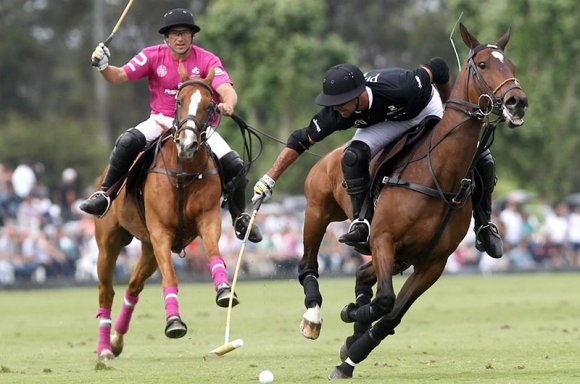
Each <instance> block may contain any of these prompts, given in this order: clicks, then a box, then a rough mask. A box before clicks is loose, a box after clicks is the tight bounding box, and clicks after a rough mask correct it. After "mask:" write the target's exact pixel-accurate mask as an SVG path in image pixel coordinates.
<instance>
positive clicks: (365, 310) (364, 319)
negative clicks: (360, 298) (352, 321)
mask: <svg viewBox="0 0 580 384" xmlns="http://www.w3.org/2000/svg"><path fill="white" fill-rule="evenodd" d="M373 312H374V311H373V307H372V306H371V305H370V304H365V305H362V306H360V307H359V308H358V309H357V310H356V316H355V317H356V322H358V323H372V322H373V321H374V320H376V319H373Z"/></svg>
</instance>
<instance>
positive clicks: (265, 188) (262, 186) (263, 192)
mask: <svg viewBox="0 0 580 384" xmlns="http://www.w3.org/2000/svg"><path fill="white" fill-rule="evenodd" d="M274 184H276V181H275V180H274V179H272V178H271V177H270V176H268V175H264V176H262V178H261V179H260V180H258V182H256V185H254V196H253V197H252V204H255V203H256V202H257V201H258V200H260V199H262V202H265V201H266V200H268V199H269V198H270V196H272V188H274Z"/></svg>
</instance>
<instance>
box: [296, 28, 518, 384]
mask: <svg viewBox="0 0 580 384" xmlns="http://www.w3.org/2000/svg"><path fill="white" fill-rule="evenodd" d="M460 29H461V36H462V38H463V41H464V42H465V44H466V45H467V47H468V48H469V49H470V52H469V55H468V57H467V59H466V60H465V62H464V63H463V66H462V69H461V72H460V73H459V75H458V77H457V80H456V82H455V85H454V88H453V90H452V93H451V98H450V99H449V100H448V101H447V104H446V108H445V114H444V116H443V118H442V119H441V121H439V122H438V123H437V125H436V126H435V127H434V128H433V129H432V131H431V132H430V133H429V134H428V135H426V136H425V137H424V138H422V139H421V140H420V142H419V143H417V144H416V145H415V147H414V149H413V151H412V153H406V154H403V155H402V157H401V158H400V160H399V162H398V163H397V164H395V165H394V166H392V167H390V168H389V169H390V170H396V172H397V174H396V175H397V176H398V177H393V178H391V179H395V181H394V182H393V181H392V180H391V182H389V181H388V180H389V178H386V179H385V180H387V182H386V183H385V184H386V185H384V186H383V187H382V189H380V191H379V192H378V194H377V195H376V196H375V199H376V200H375V201H374V203H375V213H374V218H373V221H372V225H371V232H370V240H369V246H370V250H371V254H372V262H371V263H368V264H366V265H364V266H362V267H361V268H360V269H359V270H358V271H357V274H356V285H355V297H356V303H351V304H349V305H347V306H346V307H345V308H344V309H343V310H342V312H341V318H342V320H343V321H345V322H354V332H353V335H352V336H349V337H348V338H347V339H346V342H345V343H344V345H343V346H342V348H341V360H342V364H340V365H339V366H337V367H336V368H335V369H334V370H333V371H332V372H331V374H330V379H337V378H350V377H352V374H353V371H354V366H355V365H356V364H357V363H360V362H361V361H363V360H364V359H365V358H366V357H367V356H368V355H369V354H370V352H371V351H372V350H373V349H374V348H375V347H376V346H378V345H379V343H380V342H381V341H382V340H383V339H384V338H385V337H387V336H388V335H391V334H393V333H394V330H395V327H396V326H397V325H398V324H399V323H400V322H401V319H402V318H403V316H404V314H405V313H406V312H407V310H408V309H409V308H410V307H411V305H412V304H413V302H414V301H415V300H416V299H417V298H418V297H419V296H420V295H421V294H422V293H423V292H425V291H426V290H427V289H429V287H431V286H432V285H433V284H434V283H435V282H436V281H437V279H439V277H440V276H441V274H442V273H443V270H444V268H445V264H446V262H447V258H448V257H449V255H451V253H452V252H453V251H454V250H455V249H456V248H457V246H458V244H459V242H460V241H461V240H462V239H463V238H464V236H465V234H466V233H467V230H468V228H469V224H470V220H471V213H472V201H471V198H469V193H470V192H471V190H472V187H473V185H472V184H473V183H472V181H471V179H472V171H473V168H474V165H475V164H474V159H476V158H477V156H476V155H477V154H478V153H479V152H481V151H483V150H484V149H485V143H484V142H485V140H484V139H483V137H484V135H483V134H486V135H489V129H491V130H492V132H493V128H495V124H497V123H499V122H503V121H506V120H507V122H508V124H509V125H510V126H519V125H522V124H523V117H524V114H525V111H526V109H527V105H528V101H527V96H526V94H525V93H524V91H523V90H522V89H521V87H520V85H519V83H518V81H517V79H516V78H515V75H514V73H515V66H514V65H513V64H512V62H511V61H510V60H509V59H508V58H507V57H506V56H505V54H504V48H505V46H506V44H507V43H508V40H509V37H510V31H509V30H508V31H507V32H506V33H505V34H504V35H503V36H502V37H501V38H500V39H499V40H498V42H497V43H496V44H493V45H491V44H485V45H484V44H480V43H479V41H478V40H477V39H476V38H475V37H474V36H473V35H472V34H471V33H470V32H469V31H468V30H467V29H466V28H465V26H463V25H461V26H460ZM491 116H496V117H497V119H496V120H494V121H490V117H491ZM484 127H486V128H485V129H484V130H483V134H482V128H484ZM486 132H487V133H486ZM480 134H482V136H481V138H482V139H481V141H482V144H483V145H479V143H480ZM486 137H487V138H489V136H486ZM343 150H344V148H338V149H336V150H334V151H333V152H331V153H329V154H328V155H326V156H325V157H324V158H323V159H321V160H320V161H319V162H318V163H317V164H316V165H315V166H314V167H313V168H312V170H311V171H310V173H309V174H308V177H307V179H306V182H305V187H304V189H305V194H306V198H307V207H306V214H305V223H304V256H303V258H302V260H301V263H300V282H301V284H302V285H303V286H304V293H305V297H306V298H305V305H306V307H307V308H308V310H307V311H306V313H305V314H304V317H303V319H302V322H301V330H302V333H303V335H304V336H305V337H307V338H311V339H315V338H317V337H318V333H319V331H320V326H321V323H322V318H321V311H320V306H321V305H322V296H321V295H320V292H319V287H318V282H317V278H318V263H317V253H318V249H319V247H320V243H321V240H322V238H323V236H324V233H325V231H326V228H327V226H328V224H329V223H330V222H332V221H340V220H345V219H346V218H347V215H350V212H352V210H351V203H350V199H349V197H348V196H347V194H346V191H345V189H344V188H343V186H342V180H343V177H342V170H341V156H342V152H343ZM410 266H412V267H413V272H412V273H411V275H410V276H409V277H408V278H407V280H406V281H405V283H404V285H403V286H402V288H401V289H400V291H399V292H398V294H396V293H395V291H394V289H393V280H392V276H393V275H394V274H396V273H400V272H402V271H403V270H405V269H407V268H408V267H410ZM375 282H376V283H377V292H376V296H375V298H374V299H373V298H372V295H373V291H372V285H373V284H374V283H375ZM371 300H372V301H371Z"/></svg>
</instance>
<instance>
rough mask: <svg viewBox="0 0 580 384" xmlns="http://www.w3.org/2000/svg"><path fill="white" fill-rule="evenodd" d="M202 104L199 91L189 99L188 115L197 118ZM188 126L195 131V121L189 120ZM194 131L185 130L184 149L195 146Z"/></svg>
mask: <svg viewBox="0 0 580 384" xmlns="http://www.w3.org/2000/svg"><path fill="white" fill-rule="evenodd" d="M200 102H201V92H200V91H199V90H197V91H195V92H194V93H193V94H192V95H191V98H190V99H189V108H188V110H187V113H188V114H189V115H191V116H197V109H198V108H199V103H200ZM186 124H187V126H188V127H191V128H193V129H194V131H195V122H194V121H191V120H188V121H187V123H186ZM194 131H191V130H189V129H187V130H185V132H184V137H183V147H184V148H188V147H189V146H190V145H192V144H193V141H194V140H195V134H194Z"/></svg>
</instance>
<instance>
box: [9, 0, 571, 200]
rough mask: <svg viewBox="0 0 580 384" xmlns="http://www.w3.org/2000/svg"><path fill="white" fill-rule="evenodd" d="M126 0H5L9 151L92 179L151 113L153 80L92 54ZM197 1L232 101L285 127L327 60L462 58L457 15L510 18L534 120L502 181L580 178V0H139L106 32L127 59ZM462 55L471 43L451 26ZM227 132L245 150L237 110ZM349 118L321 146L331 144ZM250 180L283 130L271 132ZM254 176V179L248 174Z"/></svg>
mask: <svg viewBox="0 0 580 384" xmlns="http://www.w3.org/2000/svg"><path fill="white" fill-rule="evenodd" d="M125 5H126V2H125V1H124V0H107V1H104V0H43V1H33V0H26V1H22V0H4V1H2V2H1V3H0V33H1V34H2V37H3V38H2V39H0V52H2V59H1V60H0V79H2V80H1V86H0V118H1V119H2V122H3V124H2V125H1V126H0V133H1V139H0V162H2V163H6V164H8V165H9V166H16V165H18V164H19V163H22V162H27V163H34V162H42V163H43V164H44V165H45V169H46V171H45V172H46V174H45V176H44V181H45V182H46V183H47V184H48V185H49V186H50V185H55V184H56V183H57V182H58V180H59V178H60V172H61V171H62V169H64V168H67V167H73V168H75V169H77V171H79V174H80V178H81V182H82V183H83V185H84V186H90V184H92V183H94V182H95V179H96V177H97V176H98V175H99V174H100V173H101V171H102V169H103V168H104V166H105V165H106V161H107V157H108V153H109V151H110V150H111V147H112V145H113V140H114V139H115V138H116V137H117V135H118V134H120V133H121V132H122V131H124V130H125V129H127V128H129V127H131V126H133V125H135V124H137V123H138V122H141V121H143V120H144V119H145V118H146V117H147V115H148V113H149V105H148V93H147V86H146V82H145V81H140V82H135V83H128V84H122V85H109V84H106V83H105V81H104V80H103V79H102V78H100V76H99V74H98V73H97V72H96V71H95V70H94V69H92V68H91V66H90V54H91V52H92V49H93V48H94V46H95V45H96V44H97V43H98V42H99V41H102V40H104V39H105V38H106V37H107V35H108V34H109V33H110V30H111V29H112V27H113V26H114V24H115V23H116V21H117V19H118V17H119V16H120V14H121V12H122V10H123V8H124V7H125ZM175 7H189V8H190V9H192V10H193V11H194V13H195V14H196V21H197V23H198V24H199V25H200V26H201V28H202V29H201V32H200V33H199V34H198V36H197V37H196V40H195V42H196V43H197V44H199V45H200V46H202V47H204V48H207V49H209V50H211V51H213V52H215V53H217V54H218V55H219V56H220V57H221V59H222V61H223V62H224V65H225V66H226V69H227V70H228V72H229V73H230V76H231V77H232V79H233V80H234V86H235V88H236V90H237V92H238V94H239V104H238V108H237V110H236V112H237V114H239V115H240V116H241V117H242V118H244V119H245V120H246V121H247V122H248V123H249V124H250V125H251V126H254V127H256V128H258V129H260V130H261V131H264V132H266V133H268V134H270V135H272V136H274V137H277V138H279V139H281V140H282V141H285V140H286V138H287V136H288V134H289V133H291V132H292V131H293V130H294V129H297V128H301V127H303V126H305V125H306V124H307V123H308V121H309V118H310V117H311V116H312V114H313V113H314V112H316V110H317V106H316V105H315V104H314V102H313V98H314V96H315V95H316V94H317V93H318V92H319V91H320V84H321V80H322V77H323V74H324V72H325V71H326V69H327V68H328V67H330V66H331V65H333V64H337V63H339V62H352V63H355V64H357V65H359V66H360V67H361V68H362V69H363V70H369V69H372V68H375V67H392V66H401V67H415V66H417V65H420V64H422V63H424V62H426V61H427V60H428V59H429V58H431V57H432V56H441V57H443V58H445V59H446V60H447V62H448V63H449V64H450V67H451V69H452V74H453V75H455V74H456V73H457V59H456V56H455V52H454V50H453V46H452V44H451V41H450V33H451V30H452V28H453V26H454V24H455V22H456V21H457V19H458V18H459V16H460V15H462V16H461V21H462V22H463V23H465V24H466V25H467V26H468V28H470V30H472V31H473V32H474V33H475V34H476V35H477V36H478V37H479V38H480V40H481V41H485V42H495V40H497V38H499V36H501V35H502V34H503V33H504V32H505V30H506V29H507V28H508V27H509V26H511V28H512V38H511V39H510V43H509V45H508V46H507V48H506V53H507V55H508V56H509V57H510V58H511V59H512V61H513V62H514V63H515V64H516V65H517V67H518V69H517V77H518V79H519V80H520V82H521V84H522V86H523V88H524V89H525V91H526V93H527V94H528V96H529V102H530V105H529V111H528V114H527V116H526V123H525V125H524V126H523V127H521V128H518V129H514V130H511V129H508V128H507V126H501V127H500V128H499V129H498V130H497V132H496V137H495V142H494V144H493V147H492V152H493V154H494V155H495V157H496V159H497V168H498V170H497V171H498V176H499V178H500V183H499V185H498V189H499V191H498V193H501V191H502V190H503V191H507V190H509V189H514V188H525V189H529V190H531V191H534V192H536V193H538V194H539V195H541V196H543V197H545V198H546V199H548V200H549V201H551V202H555V201H557V200H558V199H561V198H562V197H563V196H566V195H567V194H570V193H572V192H578V191H580V172H578V171H577V169H576V166H577V164H580V154H579V150H578V148H580V145H579V144H580V143H579V142H580V136H579V135H578V134H577V132H578V128H580V127H579V125H580V123H579V121H580V116H579V114H580V112H579V108H578V96H577V95H578V73H579V71H578V69H580V68H579V67H580V44H579V39H578V37H577V20H576V19H577V15H579V14H580V3H579V2H577V1H575V0H551V1H549V2H548V1H542V0H513V1H509V2H505V1H500V0H485V1H481V0H447V1H443V0H412V1H405V2H401V1H396V0H373V1H358V0H316V1H312V0H291V1H286V0H253V1H235V0H213V1H209V0H190V1H174V0H167V1H162V2H159V1H145V0H143V1H136V2H135V3H134V5H133V7H132V9H131V11H130V12H129V14H128V16H127V18H126V19H125V21H124V23H123V25H122V26H121V28H120V30H119V31H118V32H117V34H116V36H115V39H114V40H113V42H112V44H111V62H112V63H113V64H114V65H122V64H124V63H125V62H127V61H128V60H129V59H130V58H131V57H132V56H133V55H134V54H135V53H137V52H138V51H139V50H140V49H141V48H143V47H145V46H146V45H152V44H158V43H161V42H162V36H160V35H159V34H158V32H157V30H158V28H159V27H160V25H161V22H162V16H163V14H164V13H165V12H166V11H167V10H169V9H172V8H175ZM452 38H453V41H454V42H455V45H456V47H457V50H458V55H459V59H460V60H463V58H464V57H465V56H466V54H467V51H466V48H465V47H464V46H463V43H462V42H461V39H460V37H459V36H458V33H456V34H455V35H454V36H453V37H452ZM225 120H226V121H225V122H224V123H222V125H221V126H220V128H219V129H220V132H221V133H222V134H223V135H224V137H226V139H227V140H228V141H229V142H230V143H232V144H233V145H232V146H233V147H234V148H236V149H239V150H240V151H241V145H242V144H241V136H240V134H239V130H238V129H237V127H236V126H235V125H234V124H233V122H231V121H228V119H225ZM353 133H354V131H352V130H350V131H345V132H342V133H341V134H338V135H333V136H331V137H329V138H328V139H326V140H325V141H324V142H322V143H318V144H316V145H315V146H313V147H312V151H313V152H315V153H317V154H325V153H327V152H328V151H330V150H331V149H332V148H335V147H336V146H339V145H341V144H342V143H344V142H345V141H347V140H348V139H349V138H350V137H351V136H352V134H353ZM264 143H265V148H264V149H265V151H264V154H263V156H262V157H261V158H260V159H259V161H258V162H257V163H256V164H255V165H254V167H253V169H252V173H251V174H250V176H249V178H250V180H251V182H253V181H254V180H256V179H257V178H258V177H259V176H261V175H262V174H263V172H265V171H266V170H267V169H268V168H269V165H270V164H271V162H272V160H273V158H274V156H275V155H276V154H277V153H278V151H279V150H280V149H281V144H279V143H277V142H275V141H272V140H270V139H268V138H264ZM316 160H317V157H316V156H302V158H301V159H300V160H299V162H298V163H297V164H296V166H295V167H293V169H291V171H290V172H289V173H288V175H287V176H286V175H285V177H284V178H283V180H282V181H281V182H280V183H279V186H277V188H276V189H277V194H281V193H282V191H284V192H287V193H301V192H302V182H303V180H304V177H305V175H306V173H307V172H308V169H309V168H310V167H311V166H312V164H313V163H314V162H315V161H316ZM250 184H252V183H250Z"/></svg>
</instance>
